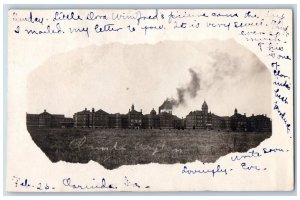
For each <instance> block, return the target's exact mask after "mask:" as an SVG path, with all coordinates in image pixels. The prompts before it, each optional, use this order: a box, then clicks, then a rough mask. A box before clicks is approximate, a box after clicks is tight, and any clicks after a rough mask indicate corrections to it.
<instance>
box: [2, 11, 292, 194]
mask: <svg viewBox="0 0 300 200" xmlns="http://www.w3.org/2000/svg"><path fill="white" fill-rule="evenodd" d="M292 14H293V13H292V11H291V10H288V9H210V10H209V9H148V10H138V9H128V10H113V9H106V10H105V9H103V10H101V9H95V10H70V9H69V10H68V9H66V10H10V11H9V20H8V21H9V30H8V35H9V49H8V50H9V59H8V63H9V66H8V130H7V140H8V141H7V142H8V145H7V146H8V149H7V158H8V159H7V166H6V167H7V174H6V184H7V185H6V189H7V191H9V192H107V191H207V190H208V191H291V190H293V188H294V146H293V143H294V137H293V134H294V132H293V129H294V126H293V120H294V119H293V103H294V102H293V45H292V44H293V32H292V30H293V23H292Z"/></svg>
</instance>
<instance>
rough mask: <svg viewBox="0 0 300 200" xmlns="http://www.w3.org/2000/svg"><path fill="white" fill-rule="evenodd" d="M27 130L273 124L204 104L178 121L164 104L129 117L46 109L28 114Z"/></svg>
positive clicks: (131, 112)
mask: <svg viewBox="0 0 300 200" xmlns="http://www.w3.org/2000/svg"><path fill="white" fill-rule="evenodd" d="M26 123H27V127H28V128H32V127H35V128H43V127H45V128H67V127H74V128H102V129H105V128H117V129H125V128H128V129H209V130H211V129H215V130H227V131H264V132H270V131H271V130H272V124H271V120H270V118H268V117H267V116H266V115H256V116H254V115H252V116H250V117H246V114H244V115H242V114H239V113H238V110H237V109H235V110H234V114H233V115H232V116H223V117H221V116H218V115H215V114H214V113H211V112H209V111H208V105H207V103H206V102H205V101H204V102H203V104H202V110H196V111H192V112H190V113H189V114H188V115H187V116H186V118H182V119H180V118H178V117H177V116H175V115H173V114H172V106H171V105H167V104H166V105H165V106H164V108H161V107H160V108H159V110H158V113H156V111H155V110H154V109H152V110H151V112H150V113H149V114H145V115H144V114H143V113H142V110H140V111H137V110H135V108H134V105H132V106H131V109H129V111H128V113H127V114H120V113H116V114H110V113H107V112H105V111H103V110H101V109H100V110H97V111H95V110H94V108H93V109H92V110H91V111H90V110H87V109H86V108H85V109H84V110H83V111H80V112H77V113H75V114H74V115H73V118H66V117H65V116H64V115H55V114H50V113H48V112H46V110H44V112H43V113H41V114H28V113H27V114H26Z"/></svg>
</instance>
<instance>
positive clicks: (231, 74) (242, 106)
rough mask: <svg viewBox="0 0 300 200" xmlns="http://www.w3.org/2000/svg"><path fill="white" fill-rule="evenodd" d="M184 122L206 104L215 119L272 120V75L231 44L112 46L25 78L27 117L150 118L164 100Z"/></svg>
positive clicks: (80, 52)
mask: <svg viewBox="0 0 300 200" xmlns="http://www.w3.org/2000/svg"><path fill="white" fill-rule="evenodd" d="M166 99H169V100H172V101H173V103H174V106H173V114H175V115H177V116H178V117H185V116H186V115H187V114H188V113H189V112H190V111H194V110H201V106H202V103H203V101H204V100H205V101H206V102H207V104H208V109H209V111H211V112H212V113H214V114H216V115H219V116H231V115H232V114H233V113H234V109H235V108H237V109H238V111H239V113H242V114H244V113H246V115H247V116H248V115H251V114H267V115H268V116H270V114H271V73H270V72H269V71H268V69H267V68H266V66H265V65H264V64H263V63H262V62H261V61H260V60H259V59H258V57H257V56H255V55H254V54H253V53H252V52H251V51H250V50H249V49H247V48H245V47H243V46H242V45H240V44H238V43H237V42H236V41H235V40H233V39H229V40H215V39H210V40H203V41H200V42H188V41H163V42H159V43H156V44H121V43H110V44H107V45H102V46H96V45H92V46H88V47H84V48H78V49H74V50H72V51H70V52H67V53H63V54H57V55H55V56H52V57H49V58H48V59H47V60H45V62H44V63H43V64H42V65H41V66H38V67H37V68H36V69H35V70H34V71H32V73H31V74H30V75H29V76H28V77H27V102H28V105H27V112H28V113H41V112H42V111H43V110H44V109H47V111H48V112H50V113H53V114H65V115H66V116H67V117H72V116H73V114H74V113H75V112H78V111H81V110H84V109H85V108H87V109H89V110H91V109H92V108H95V110H98V109H102V110H105V111H106V112H109V113H124V114H125V113H127V112H128V109H129V108H130V107H131V105H132V104H134V105H135V108H136V110H138V111H140V110H141V109H142V111H143V113H144V114H148V113H149V112H150V111H151V110H152V108H154V109H155V110H156V111H157V110H158V107H159V106H161V105H162V104H163V102H164V101H165V100H166Z"/></svg>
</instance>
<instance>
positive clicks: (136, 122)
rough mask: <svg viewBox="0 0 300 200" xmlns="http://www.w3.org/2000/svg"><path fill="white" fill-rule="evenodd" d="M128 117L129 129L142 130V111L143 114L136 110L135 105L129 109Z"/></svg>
mask: <svg viewBox="0 0 300 200" xmlns="http://www.w3.org/2000/svg"><path fill="white" fill-rule="evenodd" d="M127 116H128V125H129V127H128V128H132V129H140V128H142V120H143V113H142V110H141V112H138V111H136V110H134V105H133V104H132V106H131V110H130V109H129V111H128V113H127Z"/></svg>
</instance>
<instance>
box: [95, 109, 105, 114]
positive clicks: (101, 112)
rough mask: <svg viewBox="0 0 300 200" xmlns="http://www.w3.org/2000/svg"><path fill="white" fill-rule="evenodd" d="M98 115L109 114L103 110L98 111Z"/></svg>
mask: <svg viewBox="0 0 300 200" xmlns="http://www.w3.org/2000/svg"><path fill="white" fill-rule="evenodd" d="M96 113H98V114H105V115H108V113H107V112H105V111H104V110H102V109H99V110H97V111H96Z"/></svg>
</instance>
